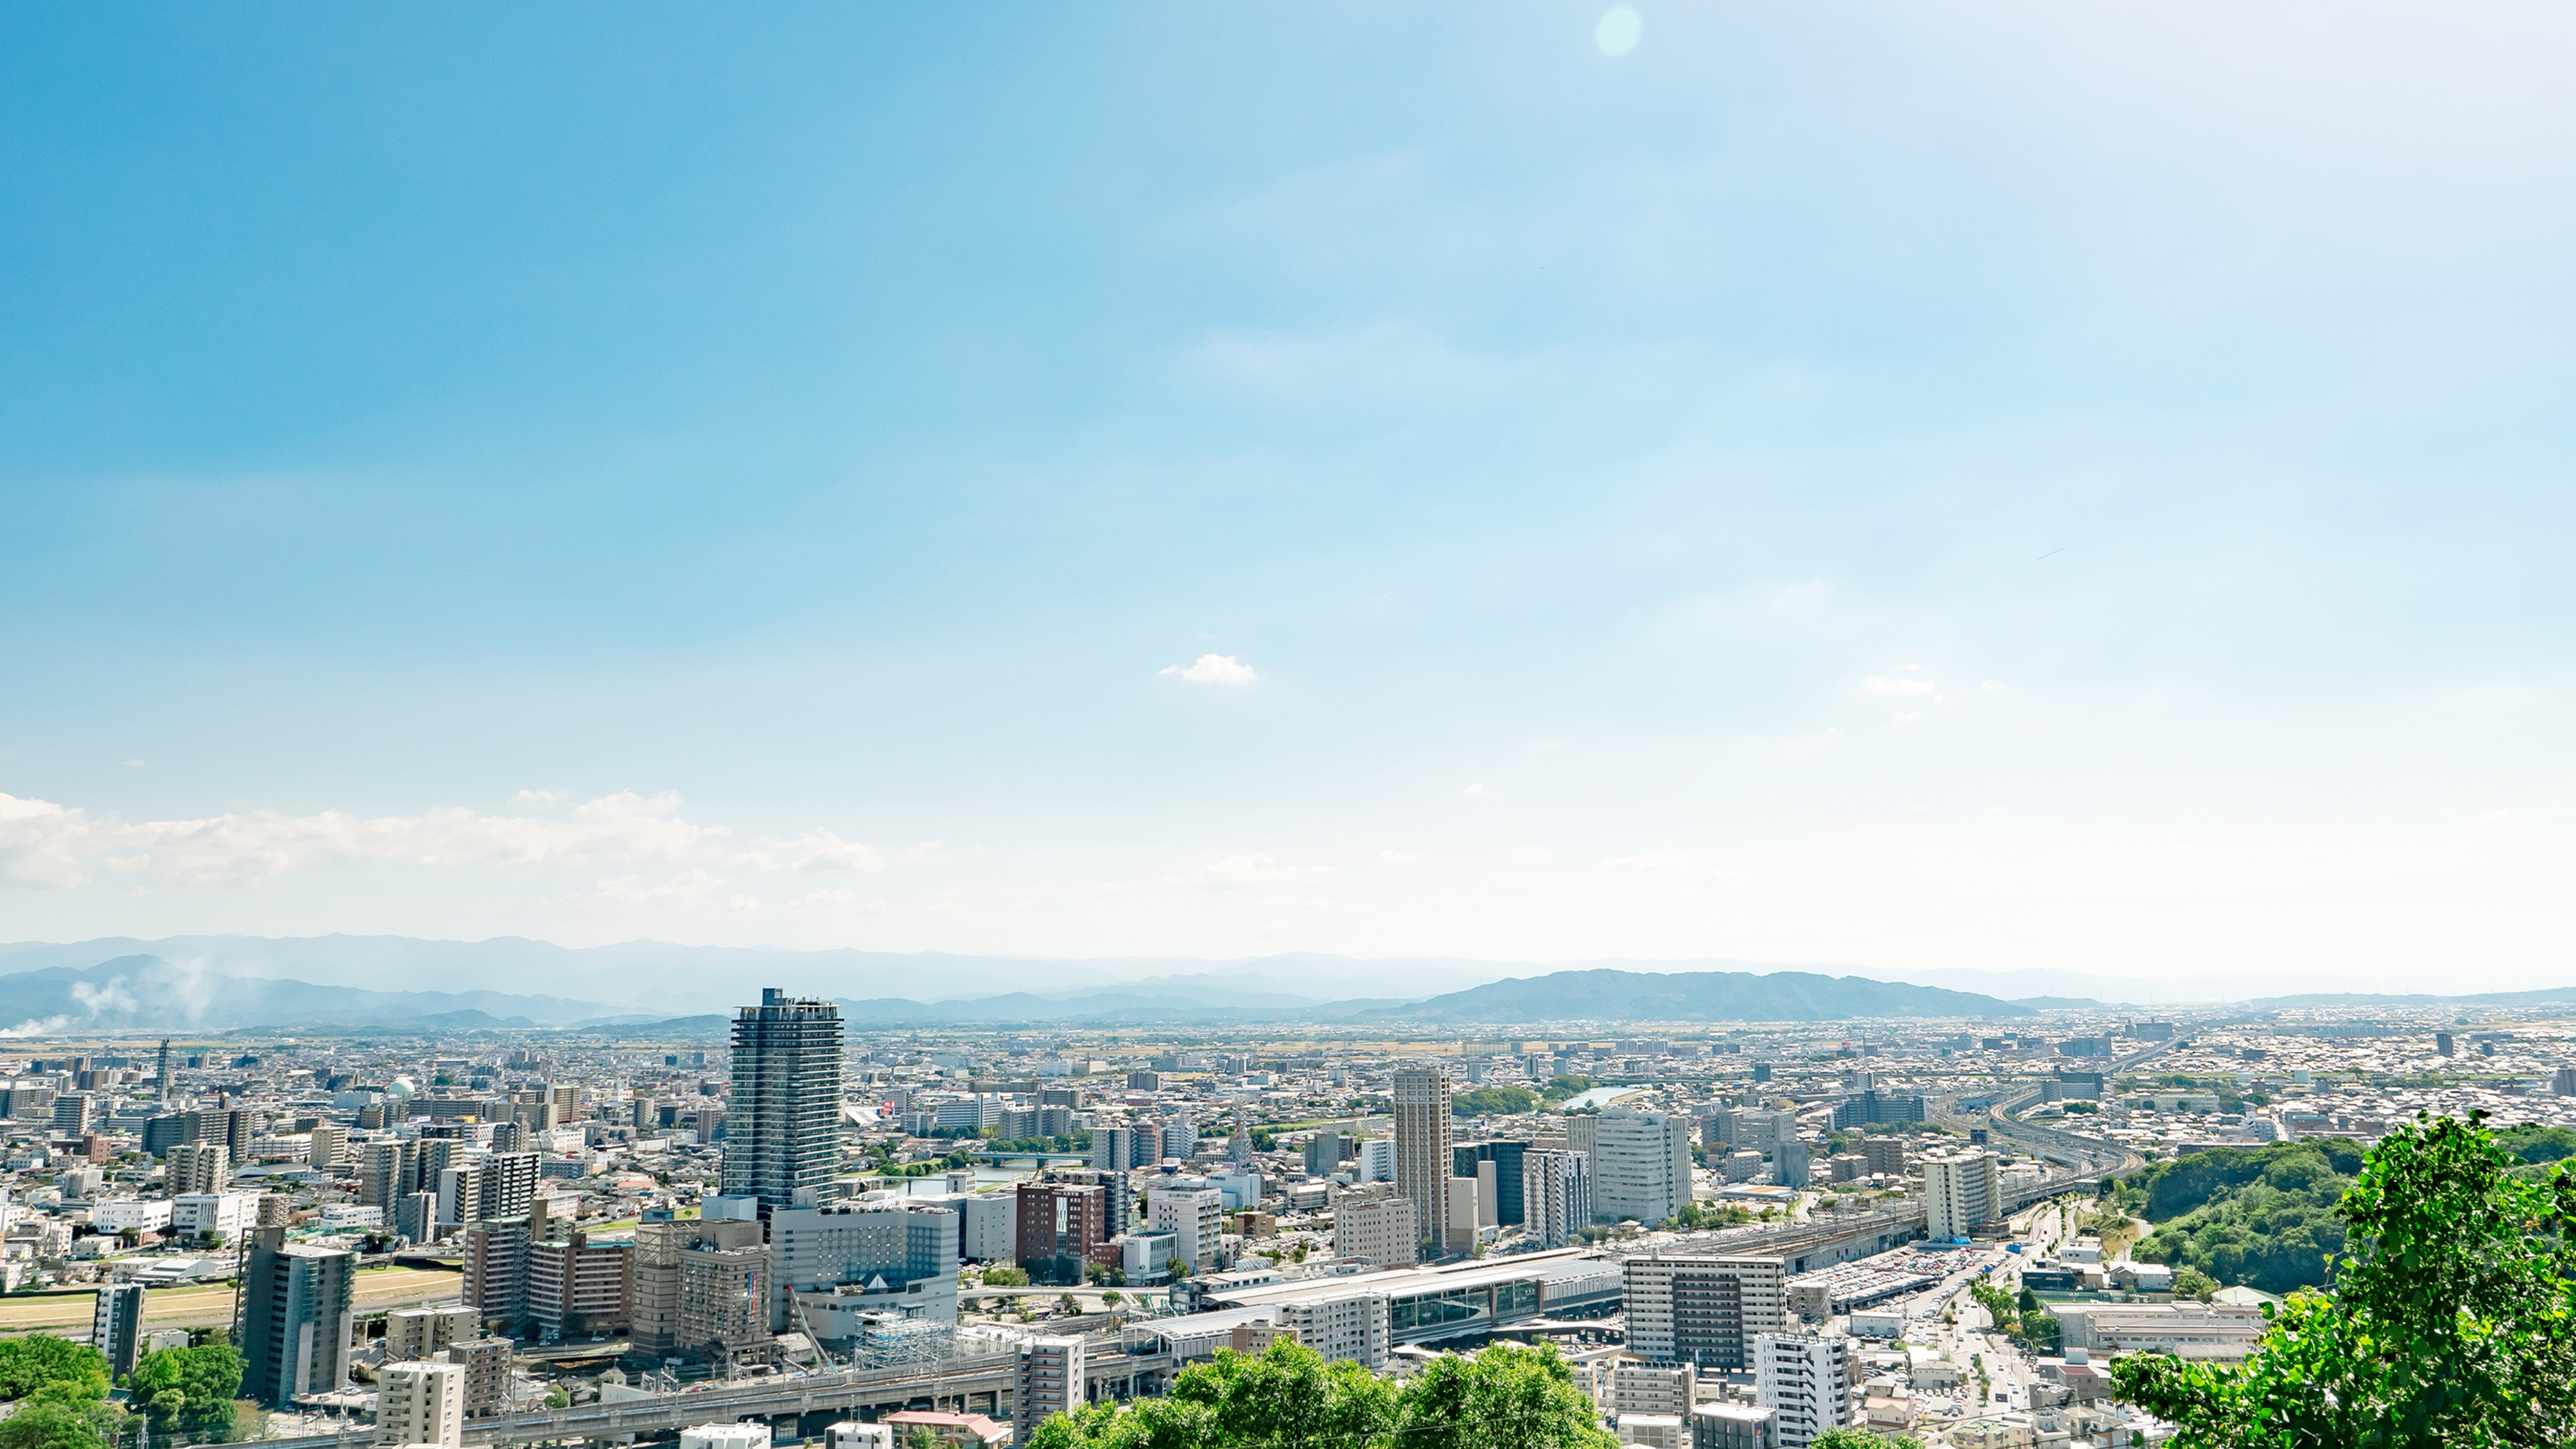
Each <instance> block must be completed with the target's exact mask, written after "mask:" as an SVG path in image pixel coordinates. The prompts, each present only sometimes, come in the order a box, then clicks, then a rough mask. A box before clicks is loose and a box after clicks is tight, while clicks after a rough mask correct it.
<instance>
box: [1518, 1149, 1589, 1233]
mask: <svg viewBox="0 0 2576 1449" xmlns="http://www.w3.org/2000/svg"><path fill="white" fill-rule="evenodd" d="M1521 1211H1522V1224H1521V1225H1522V1227H1523V1229H1524V1230H1525V1231H1526V1232H1528V1234H1529V1235H1530V1236H1531V1237H1532V1238H1533V1239H1535V1240H1536V1242H1537V1245H1538V1246H1540V1247H1542V1248H1562V1247H1565V1246H1566V1245H1568V1244H1570V1243H1573V1242H1576V1241H1578V1240H1579V1239H1580V1238H1581V1237H1582V1236H1583V1230H1584V1229H1585V1228H1588V1227H1590V1226H1592V1159H1591V1158H1590V1157H1589V1156H1588V1155H1586V1154H1584V1153H1581V1152H1555V1151H1541V1150H1537V1149H1532V1150H1531V1151H1529V1152H1527V1153H1524V1154H1523V1155H1522V1157H1521Z"/></svg>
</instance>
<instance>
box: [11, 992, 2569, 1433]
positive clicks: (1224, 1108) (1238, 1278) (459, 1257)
mask: <svg viewBox="0 0 2576 1449" xmlns="http://www.w3.org/2000/svg"><path fill="white" fill-rule="evenodd" d="M1540 980H1541V981H1542V983H1543V982H1544V980H1545V978H1540ZM2545 994H2546V993H2539V995H2545ZM845 1005H846V1006H847V1007H850V1008H857V1007H858V1006H859V1003H843V1002H836V1001H834V1000H832V999H828V998H822V997H812V996H803V995H797V994H794V993H792V992H790V991H788V990H785V989H782V988H775V987H771V988H763V989H762V990H761V991H760V992H759V995H758V999H757V1000H756V1001H747V1002H745V1003H743V1004H742V1005H741V1006H740V1007H739V1008H738V1009H737V1010H736V1011H735V1012H734V1013H732V1014H731V1016H730V1017H729V1018H726V1017H707V1018H681V1019H674V1020H670V1021H666V1022H661V1023H649V1024H648V1023H637V1024H632V1025H625V1026H621V1027H618V1028H614V1029H599V1028H583V1027H579V1026H575V1027H564V1028H548V1029H501V1030H494V1029H490V1028H485V1029H478V1030H466V1031H438V1030H422V1029H417V1028H415V1029H414V1030H410V1031H406V1030H404V1029H402V1027H401V1026H400V1025H398V1024H383V1025H375V1026H356V1027H347V1026H344V1027H341V1028H339V1029H337V1030H327V1029H326V1030H325V1031H323V1032H322V1033H320V1034H307V1033H294V1034H287V1033H278V1032H274V1031H260V1030H257V1029H235V1030H233V1031H230V1032H226V1033H223V1034H222V1035H221V1036H220V1037H215V1038H208V1037H205V1036H203V1035H198V1036H194V1037H190V1036H174V1037H159V1038H156V1037H153V1036H149V1035H118V1036H108V1037H97V1038H90V1039H80V1038H76V1037H66V1038H62V1039H59V1040H56V1041H48V1042H44V1043H34V1042H27V1043H21V1044H20V1047H19V1049H18V1050H14V1051H12V1052H10V1053H9V1054H7V1055H6V1056H5V1057H0V1113H5V1132H6V1139H7V1159H6V1161H7V1178H6V1181H5V1184H0V1187H4V1188H5V1191H6V1194H7V1196H6V1202H7V1204H8V1207H7V1217H8V1222H7V1236H6V1257H5V1259H0V1271H5V1274H6V1288H7V1297H6V1299H5V1300H0V1330H5V1331H6V1332H9V1333H12V1334H17V1335H53V1336H58V1337H61V1338H64V1339H67V1340H71V1341H75V1342H87V1343H89V1344H92V1345H94V1346H95V1347H96V1348H97V1349H98V1350H99V1351H100V1352H101V1353H102V1354H104V1355H105V1356H106V1357H107V1359H108V1363H109V1366H110V1369H111V1371H112V1372H113V1373H114V1374H115V1375H117V1376H119V1377H120V1378H122V1377H124V1376H127V1375H131V1374H133V1373H135V1372H136V1366H137V1364H138V1363H139V1362H140V1361H141V1360H142V1359H143V1358H144V1357H145V1356H147V1355H151V1354H153V1353H156V1352H159V1353H164V1354H169V1355H176V1356H178V1357H182V1358H184V1357H185V1356H186V1354H188V1353H192V1352H200V1351H202V1350H203V1349H204V1348H205V1347H206V1346H208V1345H210V1344H229V1345H231V1346H232V1348H233V1349H234V1351H237V1352H238V1354H239V1355H240V1360H241V1364H242V1370H241V1372H242V1379H241V1385H242V1386H241V1390H240V1393H241V1396H242V1403H241V1404H240V1405H239V1406H238V1412H239V1413H240V1414H241V1415H242V1419H241V1421H240V1422H239V1423H238V1424H237V1423H235V1421H234V1420H233V1418H232V1417H231V1416H232V1415H233V1414H234V1413H235V1412H236V1405H235V1404H233V1403H230V1402H226V1403H223V1404H220V1405H219V1406H218V1407H219V1409H220V1411H221V1415H222V1422H221V1423H218V1424H208V1423H205V1422H202V1421H195V1420H192V1421H187V1422H186V1423H185V1424H184V1425H183V1424H182V1422H181V1421H180V1420H178V1419H175V1418H174V1419H173V1421H172V1422H171V1424H169V1425H166V1426H164V1425H157V1424H156V1426H155V1428H156V1430H159V1429H163V1428H167V1429H168V1430H169V1431H170V1432H173V1433H176V1434H178V1435H179V1437H180V1438H182V1439H193V1438H223V1437H242V1436H247V1437H257V1438H261V1439H263V1441H264V1442H274V1443H278V1444H281V1445H292V1446H295V1449H325V1446H329V1449H354V1446H357V1445H363V1444H376V1443H401V1444H414V1443H418V1444H445V1445H460V1444H475V1445H485V1444H489V1445H507V1444H526V1443H570V1442H574V1441H592V1442H606V1443H629V1442H637V1441H640V1440H648V1439H658V1438H665V1437H669V1436H672V1435H678V1436H679V1437H680V1439H681V1441H682V1442H686V1443H690V1444H692V1445H694V1444H696V1443H699V1442H704V1443H707V1444H710V1445H715V1444H734V1443H737V1442H739V1441H740V1438H741V1436H742V1435H744V1434H752V1435H755V1436H762V1435H765V1436H768V1442H770V1443H786V1442H795V1441H809V1440H810V1441H815V1442H821V1441H823V1440H825V1439H830V1440H831V1441H832V1442H834V1443H836V1444H839V1443H879V1442H887V1443H891V1442H898V1441H899V1442H901V1443H902V1444H905V1445H912V1444H915V1443H919V1442H928V1441H932V1440H935V1441H937V1442H940V1443H946V1444H964V1445H970V1449H971V1446H972V1445H998V1444H1002V1443H1005V1442H1008V1443H1012V1444H1024V1443H1028V1442H1030V1441H1031V1439H1032V1436H1033V1435H1035V1434H1036V1433H1037V1431H1038V1429H1039V1427H1040V1425H1042V1424H1043V1423H1044V1422H1045V1421H1046V1419H1047V1418H1048V1417H1049V1416H1050V1415H1052V1414H1056V1413H1058V1412H1060V1411H1065V1410H1068V1409H1072V1408H1078V1407H1081V1406H1083V1405H1085V1404H1090V1403H1103V1404H1115V1403H1120V1402H1126V1401H1132V1400H1137V1399H1144V1398H1152V1397H1154V1396H1157V1395H1160V1394H1164V1393H1167V1392H1169V1391H1170V1390H1171V1388H1172V1385H1173V1383H1174V1381H1175V1379H1176V1377H1177V1376H1179V1375H1181V1374H1183V1373H1185V1372H1187V1371H1189V1370H1190V1369H1191V1367H1192V1366H1193V1365H1204V1364H1207V1363H1209V1362H1212V1361H1214V1360H1215V1359H1216V1358H1217V1357H1218V1356H1219V1355H1222V1354H1228V1353H1232V1354H1251V1355H1258V1354H1261V1353H1263V1352H1265V1351H1267V1350H1268V1349H1269V1348H1270V1347H1271V1346H1272V1345H1273V1344H1275V1343H1277V1342H1279V1341H1281V1340H1288V1341H1293V1342H1294V1343H1296V1344H1299V1345H1302V1346H1304V1347H1305V1348H1307V1349H1311V1350H1312V1351H1313V1352H1314V1353H1316V1354H1317V1355H1320V1356H1321V1358H1322V1359H1323V1360H1324V1361H1325V1362H1327V1363H1347V1364H1354V1365H1357V1366H1359V1367H1360V1368H1362V1369H1365V1370H1367V1371H1368V1372H1370V1373H1372V1374H1376V1375H1382V1376H1386V1377H1389V1378H1391V1379H1394V1380H1397V1381H1403V1380H1406V1379H1408V1378H1409V1377H1411V1376H1413V1375H1418V1374H1420V1373H1421V1372H1423V1370H1424V1368H1425V1367H1426V1366H1427V1365H1429V1364H1431V1363H1434V1362H1436V1361H1438V1360H1440V1359H1441V1358H1444V1357H1446V1356H1450V1355H1456V1354H1469V1355H1472V1354H1475V1353H1477V1352H1479V1351H1480V1350H1483V1349H1485V1348H1488V1347H1490V1346H1492V1345H1496V1344H1504V1343H1517V1344H1529V1345H1551V1346H1553V1350H1554V1351H1555V1352H1556V1353H1557V1354H1558V1355H1560V1356H1561V1358H1562V1359H1563V1361H1564V1362H1565V1363H1566V1364H1567V1365H1568V1366H1569V1367H1570V1368H1571V1370H1572V1374H1573V1382H1574V1384H1575V1385H1577V1386H1578V1387H1579V1388H1580V1390H1581V1392H1582V1395H1583V1398H1584V1401H1585V1402H1586V1403H1587V1404H1588V1405H1589V1412H1590V1413H1592V1414H1593V1415H1594V1416H1596V1421H1597V1425H1598V1427H1599V1428H1600V1429H1602V1430H1603V1431H1604V1432H1607V1433H1610V1434H1613V1435H1615V1436H1616V1439H1617V1441H1618V1442H1620V1443H1623V1444H1640V1445H1649V1446H1653V1449H1804V1446H1807V1445H1810V1444H1813V1443H1816V1442H1818V1440H1819V1439H1821V1438H1822V1437H1823V1436H1825V1435H1827V1434H1829V1433H1831V1432H1834V1431H1837V1430H1844V1431H1850V1430H1858V1431H1867V1432H1875V1433H1881V1434H1883V1435H1887V1436H1897V1435H1908V1436H1914V1437H1915V1438H1917V1439H1918V1440H1920V1441H1921V1442H1925V1443H1932V1444H1949V1445H1960V1446H1975V1449H2016V1446H2029V1445H2041V1444H2070V1445H2104V1446H2116V1445H2130V1444H2151V1443H2156V1442H2160V1440H2161V1438H2162V1437H2163V1434H2164V1432H2165V1431H2166V1426H2163V1425H2161V1424H2159V1423H2158V1422H2157V1421H2156V1420H2155V1419H2154V1418H2153V1417H2152V1416H2149V1415H2146V1414H2143V1413H2141V1412H2140V1411H2138V1410H2137V1409H2135V1408H2133V1407H2131V1406H2129V1405H2126V1404H2123V1403H2121V1402H2119V1401H2118V1400H2117V1399H2116V1398H2114V1397H2113V1396H2112V1394H2111V1392H2110V1377H2109V1374H2110V1366H2111V1365H2112V1364H2114V1363H2116V1362H2117V1361H2118V1360H2119V1359H2121V1358H2122V1357H2124V1356H2127V1355H2131V1354H2140V1353H2148V1354H2174V1355H2178V1356H2181V1357H2183V1358H2185V1359H2189V1360H2195V1361H2206V1362H2212V1363H2222V1364H2223V1363H2231V1362H2241V1361H2242V1360H2243V1359H2244V1357H2245V1356H2246V1355H2247V1354H2248V1352H2249V1351H2250V1350H2251V1349H2252V1348H2253V1346H2254V1345H2255V1343H2256V1342H2257V1340H2258V1339H2260V1338H2261V1336H2262V1335H2263V1334H2264V1332H2265V1331H2266V1329H2267V1327H2268V1318H2267V1312H2268V1309H2267V1305H2272V1304H2277V1303H2279V1302H2280V1301H2281V1300H2282V1298H2283V1296H2284V1295H2286V1294H2293V1293H2298V1292H2302V1291H2315V1290H2317V1289H2319V1288H2322V1287H2324V1286H2325V1285H2326V1284H2327V1283H2328V1282H2329V1281H2330V1275H2331V1267H2332V1260H2333V1258H2334V1256H2335V1255H2336V1254H2337V1253H2338V1252H2339V1251H2340V1250H2342V1249H2343V1248H2344V1246H2345V1244H2344V1243H2343V1242H2342V1241H2341V1239H2340V1237H2339V1236H2338V1237H2336V1238H2334V1239H2332V1240H2322V1239H2319V1238H2317V1237H2315V1236H2313V1235H2312V1234H2311V1229H2313V1228H2314V1227H2315V1226H2316V1224H2314V1223H2310V1222H2308V1221H2306V1220H2304V1219H2302V1220H2301V1221H2300V1222H2298V1223H2297V1224H2295V1225H2294V1226H2284V1225H2281V1224H2279V1223H2274V1224H2270V1225H2266V1224H2264V1223H2262V1222H2260V1221H2259V1220H2249V1219H2248V1218H2247V1217H2246V1215H2245V1214H2243V1213H2242V1212H2241V1211H2238V1208H2241V1207H2242V1206H2243V1205H2242V1204H2236V1205H2235V1206H2231V1202H2232V1199H2231V1198H2230V1197H2229V1195H2228V1192H2227V1191H2226V1190H2225V1189H2224V1188H2219V1189H2216V1190H2213V1189H2212V1188H2211V1187H2210V1186H2209V1185H2208V1184H2207V1183H2202V1184H2201V1185H2199V1186H2196V1187H2190V1188H2185V1187H2183V1186H2182V1184H2183V1183H2184V1181H2185V1179H2187V1178H2194V1177H2197V1178H2214V1179H2218V1180H2220V1181H2226V1180H2229V1179H2234V1180H2237V1181H2250V1182H2254V1183H2270V1184H2271V1185H2272V1186H2273V1187H2275V1188H2277V1187H2279V1186H2281V1185H2282V1184H2284V1183H2288V1182H2291V1181H2293V1180H2295V1181H2296V1182H2298V1183H2300V1184H2301V1185H2304V1186H2317V1185H2323V1186H2324V1187H2326V1188H2327V1189H2329V1191H2328V1193H2327V1195H2326V1196H2324V1197H2321V1198H2318V1199H2316V1200H2315V1202H2314V1204H2313V1205H2314V1206H2316V1207H2319V1208H2323V1207H2324V1206H2327V1205H2330V1204H2331V1201H2332V1198H2331V1188H2332V1186H2333V1185H2335V1184H2338V1183H2340V1182H2342V1181H2343V1180H2345V1179H2347V1178H2349V1177H2350V1176H2351V1175H2352V1173H2353V1172H2354V1171H2355V1170H2356V1169H2357V1164H2358V1161H2359V1158H2360V1155H2361V1154H2362V1153H2363V1152H2365V1151H2367V1150H2368V1149H2369V1148H2370V1147H2371V1146H2372V1145H2373V1144H2375V1143H2376V1142H2377V1141H2378V1140H2379V1139H2380V1138H2381V1137H2382V1136H2383V1135H2385V1134H2386V1133H2387V1132H2388V1130H2389V1129H2390V1127H2391V1126H2392V1124H2396V1123H2400V1122H2404V1121H2406V1120H2409V1119H2411V1118H2413V1117H2415V1116H2416V1114H2418V1113H2428V1114H2434V1115H2449V1116H2466V1115H2468V1114H2469V1113H2472V1112H2480V1113H2484V1114H2486V1117H2487V1119H2488V1120H2490V1121H2492V1122H2493V1123H2494V1124H2496V1125H2497V1126H2498V1127H2500V1128H2503V1129H2505V1130H2504V1133H2503V1137H2504V1140H2505V1141H2507V1142H2508V1143H2510V1144H2513V1145H2514V1147H2515V1149H2516V1150H2517V1151H2520V1152H2521V1153H2522V1154H2523V1155H2524V1157H2525V1158H2526V1160H2528V1161H2531V1162H2533V1163H2535V1164H2538V1163H2547V1162H2553V1161H2555V1160H2557V1159H2559V1158H2562V1157H2568V1156H2576V1013H2571V1012H2570V1008H2569V1006H2568V1005H2567V1004H2565V1003H2552V1004H2547V1005H2542V1004H2538V1003H2530V1004H2516V1005H2513V1006H2497V1005H2481V1004H2477V1003H2474V1002H2469V1001H2461V1002H2440V1003H2437V1002H2425V1001H2417V1002H2410V1003H2367V1002H2351V1001H2342V1002H2332V1003H2316V1004H2308V1005H2265V1006H2257V1007H2246V1006H2239V1007H2225V1006H2218V1007H2210V1006H2204V1007H2196V1008H2189V1009H2172V1008H2162V1009H2152V1010H2151V1009H2140V1008H2115V1007H2104V1006H2100V1005H2093V1006H2086V1007H2068V1006H2063V1005H2051V1006H2049V1007H2048V1008H2047V1009H2046V1010H2044V1011H2035V1012H2034V1011H2030V1010H2029V1009H2027V1008H2022V1009H2021V1010H2022V1014H2019V1015H2012V1016H1999V1017H1958V1018H1933V1017H1897V1018H1886V1017H1881V1018H1847V1019H1839V1020H1825V1021H1806V1022H1787V1023H1782V1022H1771V1023H1764V1022H1752V1021H1738V1022H1710V1021H1690V1022H1670V1021H1666V1022H1652V1021H1633V1022H1598V1021H1559V1022H1532V1023H1526V1024H1513V1025H1506V1026H1493V1027H1480V1028H1476V1029H1472V1030H1466V1031H1461V1030H1458V1029H1454V1028H1451V1029H1439V1028H1424V1027H1411V1028H1403V1029H1389V1028H1378V1029H1375V1030H1371V1029H1366V1028H1354V1027H1351V1026H1349V1025H1347V1024H1324V1023H1304V1024H1281V1023H1272V1024H1265V1025H1261V1026H1238V1027H1231V1028H1225V1029H1209V1028H1205V1027H1191V1026H1171V1027H1165V1028H1160V1029H1157V1028H1153V1027H1150V1026H1144V1025H1139V1026H1121V1027H1089V1026H1084V1027H1068V1026H1065V1025H1062V1024H1028V1025H1022V1026H1017V1027H1013V1026H998V1025H997V1026H984V1027H977V1028H972V1029H925V1028H917V1027H902V1028H889V1027H887V1026H885V1025H882V1024H879V1023H873V1022H871V1021H869V1020H868V1019H866V1017H864V1016H863V1015H859V1014H856V1011H855V1010H852V1011H851V1012H850V1014H845ZM1997 1005H1998V1007H1999V1008H2010V1007H2013V1006H2015V1005H2017V1004H2013V1003H1997ZM2285 1169H2286V1172H2285ZM2309 1169H2313V1173H2312V1174H2310V1175H2308V1176H2299V1175H2298V1174H2300V1173H2303V1172H2307V1171H2308V1170H2309ZM2272 1197H2273V1199H2274V1200H2273V1201H2271V1202H2269V1203H2267V1204H2264V1206H2265V1207H2266V1208H2267V1209H2268V1210H2269V1212H2270V1214H2271V1216H2273V1217H2275V1218H2281V1217H2284V1216H2292V1215H2290V1214H2285V1213H2283V1211H2282V1210H2281V1207H2280V1202H2279V1199H2280V1197H2281V1194H2280V1193H2278V1192H2277V1191H2276V1192H2273V1193H2272ZM254 1406H255V1407H254ZM191 1431H194V1432H191ZM728 1435H731V1436H734V1437H732V1438H727V1437H725V1436H728ZM888 1435H892V1436H896V1439H894V1440H889V1439H887V1438H885V1436H888ZM693 1436H694V1437H693Z"/></svg>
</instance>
